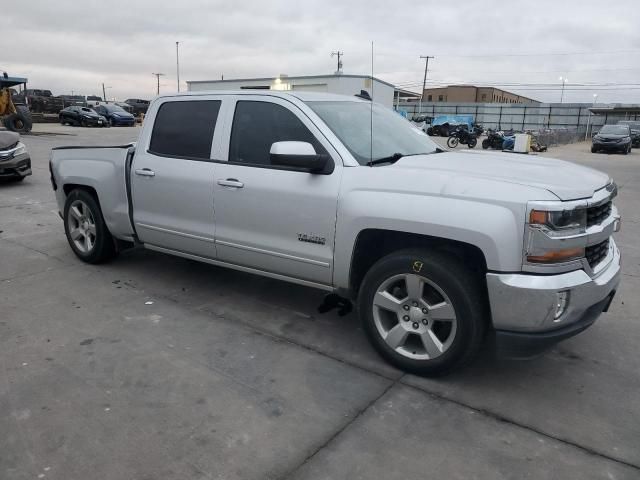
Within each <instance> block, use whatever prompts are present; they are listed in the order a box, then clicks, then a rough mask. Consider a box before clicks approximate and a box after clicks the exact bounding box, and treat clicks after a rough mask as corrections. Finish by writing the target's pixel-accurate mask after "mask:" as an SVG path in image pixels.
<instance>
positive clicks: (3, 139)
mask: <svg viewBox="0 0 640 480" xmlns="http://www.w3.org/2000/svg"><path fill="white" fill-rule="evenodd" d="M19 141H20V135H19V134H17V133H15V132H9V131H5V130H2V131H0V150H6V149H7V148H9V147H12V146H14V145H15V144H16V143H18V142H19Z"/></svg>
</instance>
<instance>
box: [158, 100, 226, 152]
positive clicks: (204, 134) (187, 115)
mask: <svg viewBox="0 0 640 480" xmlns="http://www.w3.org/2000/svg"><path fill="white" fill-rule="evenodd" d="M220 104H221V101H220V100H192V101H186V102H184V101H183V102H165V103H163V104H162V105H161V106H160V109H159V110H158V113H157V115H156V119H155V123H154V124H153V131H152V132H151V143H150V145H149V153H152V154H154V155H160V156H165V157H175V158H184V159H193V160H209V159H210V155H211V144H212V142H213V132H214V130H215V127H216V121H217V119H218V113H219V111H220Z"/></svg>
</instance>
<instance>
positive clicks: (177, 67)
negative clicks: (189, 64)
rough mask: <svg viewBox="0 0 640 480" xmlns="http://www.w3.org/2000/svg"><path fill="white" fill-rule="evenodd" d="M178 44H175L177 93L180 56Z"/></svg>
mask: <svg viewBox="0 0 640 480" xmlns="http://www.w3.org/2000/svg"><path fill="white" fill-rule="evenodd" d="M179 43H180V42H176V77H177V78H178V92H179V91H180V56H179V53H178V44H179Z"/></svg>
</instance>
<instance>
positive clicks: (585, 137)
mask: <svg viewBox="0 0 640 480" xmlns="http://www.w3.org/2000/svg"><path fill="white" fill-rule="evenodd" d="M597 100H598V94H597V93H594V94H593V104H592V108H593V107H595V106H596V101H597ZM589 128H591V130H592V131H593V123H592V122H591V108H590V109H589V118H588V119H587V131H586V132H585V134H584V140H585V142H586V141H587V139H588V138H589Z"/></svg>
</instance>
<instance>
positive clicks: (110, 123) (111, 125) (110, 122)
mask: <svg viewBox="0 0 640 480" xmlns="http://www.w3.org/2000/svg"><path fill="white" fill-rule="evenodd" d="M109 126H110V127H115V124H114V123H113V118H110V119H109Z"/></svg>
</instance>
